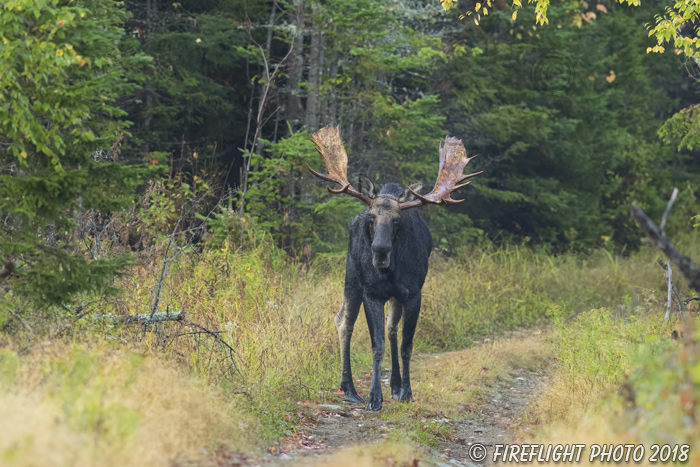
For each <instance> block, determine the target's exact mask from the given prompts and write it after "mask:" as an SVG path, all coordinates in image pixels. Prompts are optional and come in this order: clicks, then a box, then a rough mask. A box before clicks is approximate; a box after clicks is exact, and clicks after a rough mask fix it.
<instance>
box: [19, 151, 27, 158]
mask: <svg viewBox="0 0 700 467" xmlns="http://www.w3.org/2000/svg"><path fill="white" fill-rule="evenodd" d="M19 155H20V156H22V159H26V158H27V151H22V152H20V153H19Z"/></svg>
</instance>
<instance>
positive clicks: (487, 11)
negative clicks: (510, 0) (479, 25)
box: [484, 7, 489, 16]
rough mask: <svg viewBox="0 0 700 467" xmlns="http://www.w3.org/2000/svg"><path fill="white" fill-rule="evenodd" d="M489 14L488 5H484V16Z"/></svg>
mask: <svg viewBox="0 0 700 467" xmlns="http://www.w3.org/2000/svg"><path fill="white" fill-rule="evenodd" d="M488 15H489V10H488V9H487V8H486V7H484V16H488Z"/></svg>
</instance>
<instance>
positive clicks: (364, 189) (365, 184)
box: [359, 175, 377, 199]
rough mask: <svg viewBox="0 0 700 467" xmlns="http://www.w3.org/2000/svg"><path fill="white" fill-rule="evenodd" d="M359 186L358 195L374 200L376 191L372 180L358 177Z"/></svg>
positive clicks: (361, 176) (362, 176)
mask: <svg viewBox="0 0 700 467" xmlns="http://www.w3.org/2000/svg"><path fill="white" fill-rule="evenodd" d="M359 184H360V193H362V194H363V195H367V196H369V197H370V199H374V198H376V197H377V190H375V189H374V183H372V180H370V179H369V178H367V177H366V176H364V175H360V177H359Z"/></svg>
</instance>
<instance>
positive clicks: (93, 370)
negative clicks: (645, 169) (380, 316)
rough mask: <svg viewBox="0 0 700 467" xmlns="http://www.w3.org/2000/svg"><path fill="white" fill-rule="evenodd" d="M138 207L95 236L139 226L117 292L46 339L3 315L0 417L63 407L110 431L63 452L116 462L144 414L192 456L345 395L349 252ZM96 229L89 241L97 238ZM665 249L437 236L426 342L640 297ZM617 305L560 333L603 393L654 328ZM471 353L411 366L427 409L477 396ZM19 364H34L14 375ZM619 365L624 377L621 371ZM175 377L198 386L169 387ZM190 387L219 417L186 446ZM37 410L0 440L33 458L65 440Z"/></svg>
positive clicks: (366, 350) (70, 425)
mask: <svg viewBox="0 0 700 467" xmlns="http://www.w3.org/2000/svg"><path fill="white" fill-rule="evenodd" d="M154 190H155V189H154ZM154 196H155V195H154ZM151 206H157V203H152V204H151ZM168 206H169V205H167V203H166V207H168ZM153 209H154V208H153ZM164 209H165V208H164ZM168 210H170V208H168ZM132 214H133V216H132V217H131V218H124V219H121V220H120V221H119V222H116V221H115V222H113V223H112V224H111V225H112V226H117V227H118V230H116V231H115V233H114V234H113V235H111V237H112V238H113V239H114V240H113V241H112V243H111V244H110V245H107V243H106V242H105V244H104V245H102V247H101V248H102V249H101V250H100V251H102V254H105V255H108V254H111V253H119V252H121V251H123V250H124V249H126V248H134V245H133V242H132V241H130V240H129V239H130V238H132V237H133V236H134V235H135V233H134V231H133V230H134V229H136V231H137V232H139V235H140V237H139V238H140V240H139V242H138V244H137V245H136V247H137V248H136V250H137V251H136V254H135V257H134V263H133V265H132V266H131V268H130V269H129V271H128V274H126V275H124V276H121V277H119V278H117V279H116V281H115V284H114V285H115V286H116V287H118V288H120V289H121V293H120V294H119V295H117V296H115V297H103V296H85V297H80V302H81V306H80V307H79V308H77V309H72V310H64V311H61V313H60V314H59V315H58V316H59V318H58V319H54V320H52V321H51V322H50V325H48V326H47V330H46V332H45V333H44V334H42V335H44V336H47V337H46V338H45V340H42V339H44V338H42V339H40V338H38V337H37V335H38V333H35V331H32V329H33V328H34V329H35V328H36V326H37V323H35V322H32V321H31V320H28V319H23V318H22V316H20V315H18V314H17V315H12V314H9V315H8V316H9V318H8V319H10V320H14V321H12V326H10V327H7V329H11V330H12V332H11V334H12V335H6V336H4V337H2V342H1V343H2V345H3V347H4V348H5V349H11V350H9V351H8V350H4V351H3V352H4V353H3V357H2V363H1V364H0V375H7V374H9V375H11V376H9V377H8V376H2V377H3V378H4V380H7V381H10V382H9V383H7V382H5V383H3V384H5V387H10V388H11V390H9V391H6V392H5V393H3V395H2V396H0V397H4V398H12V400H9V399H8V400H7V401H5V402H6V403H3V404H2V406H3V407H4V409H3V410H5V412H6V413H4V416H3V417H0V432H6V431H7V432H9V431H11V430H13V429H14V425H13V424H14V422H12V420H16V419H26V420H35V419H36V420H37V421H36V423H37V424H39V425H41V426H43V427H48V426H49V425H50V423H51V422H50V420H52V419H53V418H52V417H54V416H58V418H59V420H62V421H61V422H60V423H59V430H58V431H61V430H62V431H61V432H62V433H63V435H61V436H65V437H66V439H69V438H70V439H74V441H75V443H76V445H79V444H80V443H82V442H84V441H81V440H82V439H83V438H85V437H91V439H92V438H94V439H96V440H97V441H95V446H99V449H98V448H95V451H94V452H93V451H90V452H82V451H81V452H79V453H73V454H70V453H71V452H72V451H67V452H68V454H67V455H69V457H67V459H68V460H66V461H65V462H64V461H61V462H63V463H68V464H70V463H71V462H73V463H74V464H75V465H80V462H79V461H80V459H83V458H85V459H88V460H86V461H85V462H87V463H89V462H95V459H98V460H100V462H102V461H101V460H102V459H106V458H108V457H109V458H110V459H114V460H113V461H110V462H115V463H119V462H121V461H123V463H128V460H124V459H126V457H120V456H127V457H128V456H137V455H139V454H138V453H139V452H140V449H141V448H140V446H141V442H142V441H141V439H142V437H141V436H140V435H139V433H141V432H142V431H143V430H149V433H156V434H157V433H162V432H165V433H167V435H162V436H163V437H162V438H161V439H162V441H159V443H160V444H157V446H156V447H154V448H153V451H152V452H153V453H157V455H159V456H160V457H161V458H164V459H167V458H170V459H173V458H176V457H177V456H183V457H184V458H189V457H196V456H197V454H196V453H195V450H194V446H195V445H197V446H199V447H200V449H201V448H202V447H204V448H207V449H215V448H216V447H217V446H226V447H227V449H233V450H236V449H246V448H250V446H251V443H250V442H249V440H250V439H255V440H256V441H257V443H256V444H257V446H258V447H265V446H268V445H269V444H270V443H274V442H275V441H276V440H277V439H279V438H280V437H282V436H285V435H286V434H288V433H290V432H292V431H293V430H294V429H295V421H294V419H293V418H292V417H289V416H287V415H288V413H290V412H291V411H292V410H293V409H294V408H295V407H296V406H297V403H298V402H300V401H305V400H314V401H321V402H325V401H335V400H336V395H335V391H336V390H337V388H338V380H339V368H338V367H339V363H338V337H337V332H336V329H335V326H334V323H333V317H334V315H335V313H336V312H337V311H338V308H339V306H340V303H341V300H342V290H343V279H344V258H342V257H330V256H328V257H322V258H321V257H319V258H317V259H316V260H315V261H313V262H307V263H301V262H296V261H293V260H290V259H288V258H285V255H284V253H282V252H281V251H280V250H278V249H277V248H275V247H274V245H273V244H272V241H271V240H270V238H269V236H266V235H262V234H260V232H259V231H256V230H255V229H251V230H250V231H248V230H246V231H243V233H241V234H240V235H239V233H240V231H235V230H230V229H229V228H228V227H226V226H224V225H223V224H221V225H219V224H217V225H216V226H218V227H221V229H219V230H217V229H215V228H214V227H216V226H214V227H212V226H211V225H210V226H209V227H208V228H209V230H207V232H208V234H207V235H204V236H203V237H201V238H200V241H199V243H197V244H194V242H193V241H192V238H191V237H189V238H188V237H178V236H176V235H175V234H171V235H164V234H156V233H154V232H155V231H156V230H157V231H161V232H162V231H171V229H172V232H175V231H176V230H177V226H178V225H180V221H179V220H178V221H177V224H175V223H173V222H171V223H170V224H168V221H167V220H163V219H164V218H163V216H161V214H162V212H161V211H157V212H155V213H150V214H149V213H148V212H145V213H144V212H142V213H141V214H138V213H137V212H136V211H135V212H134V213H132ZM149 216H150V217H149ZM219 217H221V216H219ZM229 217H230V218H231V219H233V217H231V216H228V217H227V219H229ZM211 219H212V218H209V221H208V222H210V223H211V222H213V221H211ZM213 219H218V217H214V218H213ZM231 219H229V220H231ZM234 220H235V219H234ZM216 222H219V221H218V220H217V221H216ZM227 222H228V221H227ZM159 223H161V224H162V225H159V226H156V224H159ZM173 225H174V226H175V227H174V228H173ZM135 226H136V227H135ZM117 227H114V228H117ZM241 228H242V227H241ZM125 229H126V231H125ZM128 229H132V230H131V231H129V230H128ZM138 229H141V230H138ZM154 229H155V230H154ZM205 233H206V232H205ZM106 236H108V235H106ZM105 238H106V237H105ZM120 242H121V243H120ZM85 244H86V245H87V246H88V247H89V248H92V250H95V248H94V244H90V242H88V241H86V242H85ZM110 248H111V250H110ZM120 248H121V250H119V249H120ZM655 260H656V254H655V253H654V252H653V251H651V250H650V249H642V250H641V251H640V252H636V253H634V254H632V255H629V256H627V257H621V256H614V255H612V254H611V253H609V252H608V251H606V250H598V251H594V252H590V253H589V254H587V255H583V254H580V253H571V254H563V255H559V256H552V255H549V254H547V253H546V252H544V251H538V250H536V249H531V248H526V247H517V246H503V247H497V246H488V247H484V248H471V249H464V250H462V251H461V252H460V253H459V254H456V255H455V256H453V257H445V256H442V255H441V254H440V253H438V252H436V253H435V254H434V255H433V257H432V258H431V264H430V272H429V274H428V278H427V281H426V284H425V286H424V288H423V306H422V311H421V317H420V320H419V322H418V330H417V334H416V340H415V352H417V353H418V352H428V351H444V350H453V349H461V348H465V347H469V346H470V345H472V344H473V342H475V341H476V340H481V339H482V338H484V337H495V336H500V335H502V334H503V333H504V332H506V331H508V330H514V329H519V328H528V327H534V326H547V325H549V324H550V323H553V322H556V323H560V324H561V323H565V322H567V320H568V319H570V318H571V317H573V316H576V315H577V314H578V313H580V312H582V311H585V310H589V309H592V308H601V307H606V309H608V308H610V307H613V306H614V305H615V304H617V303H627V304H628V305H629V307H632V308H634V307H637V306H639V305H640V304H643V303H644V300H645V295H644V294H645V291H646V290H648V289H655V288H658V287H659V286H660V285H661V284H660V282H661V283H663V279H662V278H661V279H660V276H661V275H660V274H659V268H658V266H656V264H655ZM661 277H662V276H661ZM5 299H6V300H7V301H6V304H7V303H14V302H12V300H14V298H13V297H12V296H7V297H5ZM4 307H5V308H4V309H18V308H20V307H19V306H17V307H14V305H12V306H7V305H4ZM13 307H14V308H13ZM166 309H167V310H170V311H176V310H184V312H185V313H186V319H185V320H184V321H180V322H165V323H160V324H157V325H139V324H122V325H120V324H118V323H119V317H123V316H126V315H135V314H148V313H151V312H152V311H165V310H166ZM54 316H55V315H54ZM605 319H607V318H605ZM605 319H603V318H602V317H595V319H594V318H593V317H592V315H590V314H584V315H580V317H579V320H580V321H577V322H580V323H583V324H582V327H581V328H579V330H578V331H575V328H564V327H563V326H560V328H561V329H562V330H563V329H570V331H562V332H569V334H562V335H563V336H564V335H566V336H568V337H567V339H568V342H569V345H570V346H571V351H570V357H571V361H570V365H571V367H570V368H571V369H570V374H571V375H579V374H580V375H581V377H584V378H587V379H586V380H585V381H584V382H585V384H586V385H581V386H578V384H579V382H578V380H572V379H571V378H570V379H569V380H567V379H566V378H565V377H563V380H562V381H563V383H562V384H568V386H566V387H568V388H576V389H577V390H579V391H583V388H586V390H588V391H590V392H591V393H593V394H596V393H601V394H602V393H604V392H605V391H606V390H608V389H609V388H610V387H612V386H614V384H617V383H618V382H619V381H620V379H619V378H621V377H622V375H624V374H625V370H623V371H622V372H620V370H619V368H623V369H624V368H632V367H633V365H634V363H633V362H634V361H636V360H635V358H638V357H637V356H635V355H632V354H629V355H628V356H627V354H626V356H625V358H624V360H619V359H618V356H617V354H616V353H615V352H616V351H617V349H618V347H619V346H620V345H627V344H629V342H626V341H625V339H627V340H628V341H633V342H631V343H632V344H634V345H636V343H637V341H635V339H637V340H638V339H639V336H640V335H646V334H648V331H647V330H646V329H643V328H642V327H641V326H642V324H638V325H637V327H636V328H634V327H630V328H629V329H627V328H625V329H626V330H623V329H617V328H615V327H614V326H613V325H612V324H610V323H608V321H606V320H605ZM586 320H592V321H590V322H588V321H586ZM642 322H643V321H639V323H642ZM584 324H585V326H584ZM366 329H367V326H366V323H365V319H364V316H363V314H360V318H359V319H358V323H357V324H356V326H355V330H356V331H355V334H354V336H353V349H352V358H353V368H354V370H355V373H356V374H358V375H359V374H363V373H367V372H369V371H370V368H371V358H370V343H369V336H368V332H367V330H366ZM577 333H578V334H577ZM587 333H588V334H587ZM42 342H51V346H57V348H59V349H63V350H61V351H57V353H55V354H51V355H48V356H47V355H44V354H43V351H41V350H37V349H42V348H43V344H42ZM96 342H97V343H100V344H96ZM565 342H567V341H566V339H564V340H562V342H561V343H560V345H559V352H560V355H561V357H560V358H564V355H565V353H566V347H565V345H566V344H565ZM106 343H108V344H109V345H107V344H106ZM601 343H604V344H605V345H603V346H601V345H600V344H601ZM579 348H581V349H584V350H585V351H586V352H590V354H591V355H594V353H595V352H598V356H599V357H600V358H598V357H596V358H592V357H591V359H590V361H588V362H585V361H583V362H582V361H580V358H583V357H581V356H580V355H578V354H576V352H574V350H578V349H579ZM19 349H23V350H22V351H21V352H20V351H19ZM37 352H38V353H37ZM35 355H38V356H35ZM581 355H587V354H586V353H585V352H584V354H581ZM640 355H641V353H640ZM639 358H641V357H639ZM616 359H617V360H616ZM593 361H595V362H596V363H595V365H596V369H595V370H593V369H592V367H591V362H593ZM144 362H146V363H144ZM385 362H388V359H387V360H385ZM463 364H464V365H466V363H465V362H454V365H456V366H455V367H454V368H452V369H451V370H448V369H445V372H446V373H445V375H444V380H445V381H446V382H448V383H449V384H450V385H452V384H454V385H455V388H457V389H454V390H453V389H449V390H448V389H445V390H444V391H443V390H441V389H436V388H433V387H430V386H426V384H427V383H426V382H422V381H416V382H415V387H414V393H415V394H422V396H423V397H424V399H423V401H422V402H421V404H423V405H422V406H416V410H423V411H424V412H426V413H427V412H431V411H437V410H438V409H437V406H438V405H440V404H443V403H444V402H445V401H448V402H450V404H452V402H454V401H467V400H468V399H469V397H471V396H469V397H467V395H465V394H461V391H459V387H458V386H457V384H466V383H465V381H461V379H464V376H463V374H460V372H462V373H464V372H467V373H468V372H469V371H471V370H469V369H464V368H462V366H461V365H463ZM567 364H569V363H567ZM466 366H468V365H466ZM13 368H15V369H14V370H13ZM16 368H20V370H17V369H16ZM144 368H149V370H148V371H146V370H144ZM23 371H26V375H29V376H26V377H25V376H21V377H19V376H17V375H24V373H22V372H23ZM613 373H614V374H615V375H616V376H615V378H612V377H610V375H611V374H613ZM12 375H14V376H12ZM153 375H160V376H153ZM161 376H162V377H161ZM577 377H578V376H577ZM455 378H456V379H455ZM457 379H460V381H458V380H457ZM36 381H41V383H37V382H36ZM613 381H614V382H613ZM640 384H641V383H640ZM173 387H176V388H178V390H179V389H182V390H183V391H186V394H184V393H183V394H179V395H178V393H177V392H170V391H172V390H173ZM450 388H451V386H450ZM572 390H573V389H572ZM436 391H437V392H436ZM440 391H442V393H441V392H440ZM445 391H447V392H445ZM596 391H597V392H596ZM453 392H454V394H453ZM470 394H471V393H470ZM572 394H574V396H576V394H575V393H572ZM580 399H581V400H587V399H585V398H580ZM195 400H205V401H209V402H208V404H210V405H209V406H210V407H216V408H215V409H214V408H212V409H211V411H210V412H207V411H205V412H204V413H203V414H199V415H197V416H200V418H201V419H202V420H206V421H202V423H203V424H206V425H207V428H206V429H203V430H202V433H203V434H200V435H198V436H199V437H194V438H188V439H191V441H190V444H191V446H187V447H181V446H179V445H178V446H175V445H172V444H168V439H169V438H170V437H173V438H179V437H182V436H190V435H189V429H188V428H187V427H186V426H184V425H181V424H179V422H177V423H175V422H172V423H171V422H168V421H167V420H168V416H173V417H175V416H176V415H175V413H176V412H178V413H179V412H182V414H179V415H177V416H189V415H187V414H190V413H191V412H196V411H197V407H190V406H189V405H188V404H194V402H192V401H195ZM129 404H132V405H129ZM133 404H136V405H133ZM159 404H160V405H159ZM452 405H454V404H452ZM574 406H576V404H574ZM39 407H40V408H41V410H38V408H39ZM148 407H151V408H152V410H151V409H147V408H148ZM420 407H422V409H421V408H420ZM402 410H408V409H406V408H403V407H399V406H396V408H392V409H389V410H387V416H389V417H391V416H393V415H392V414H395V415H396V416H397V417H399V418H400V417H402V412H401V411H402ZM158 411H162V412H163V413H165V414H170V415H167V416H165V418H164V422H163V425H162V427H167V429H166V430H165V431H163V430H161V431H159V429H155V428H148V427H153V426H154V424H157V423H158V422H157V421H151V418H149V417H153V420H156V419H157V413H158ZM61 413H63V414H64V415H62V416H61V415H55V414H61ZM545 413H546V412H545ZM552 413H554V412H552ZM32 414H35V415H36V417H35V415H32ZM81 414H82V415H81ZM214 415H216V416H214ZM193 416H194V415H193ZM37 417H39V418H37ZM61 417H63V418H61ZM404 419H406V418H405V417H404ZM5 420H9V421H8V422H5ZM31 423H35V422H31ZM31 423H30V425H28V426H30V428H28V429H27V430H25V431H24V432H23V433H28V434H26V435H22V436H25V437H24V438H22V437H20V438H17V437H14V438H6V440H12V441H7V442H6V443H5V444H0V455H4V456H6V458H8V459H10V458H11V459H21V458H22V456H28V457H27V458H31V452H33V449H35V448H37V446H41V445H44V444H45V445H46V446H50V445H52V443H55V442H56V441H55V440H53V439H52V438H51V436H49V435H48V433H49V429H48V428H45V429H33V428H31V426H33V425H31ZM417 423H420V421H419V422H417ZM241 424H242V425H245V428H244V432H245V433H244V434H241V435H240V436H239V434H240V433H241V431H240V430H239V429H238V428H235V429H232V428H231V427H232V426H234V427H240V425H241ZM61 427H62V428H61ZM162 427H161V428H162ZM42 430H43V431H42ZM421 430H422V426H418V425H416V426H412V427H408V430H407V431H405V432H409V433H413V435H411V436H415V439H414V438H412V440H413V441H417V442H419V443H422V444H431V443H433V442H434V440H435V439H436V438H439V437H440V436H441V435H442V433H440V432H439V429H438V432H435V433H432V432H428V433H427V434H426V435H425V436H423V434H421V433H422V431H425V430H422V431H421ZM58 431H57V433H58ZM96 433H97V434H96ZM185 433H187V434H186V435H185ZM158 436H161V435H158ZM23 440H24V441H23ZM71 442H73V441H71ZM37 449H38V448H37ZM70 455H72V456H74V457H70ZM153 455H156V454H153ZM76 456H77V457H76ZM81 456H83V457H81ZM61 462H57V463H58V464H59V465H60V464H61ZM105 462H106V465H107V464H108V463H107V461H105ZM17 463H18V464H21V462H19V461H18V462H17Z"/></svg>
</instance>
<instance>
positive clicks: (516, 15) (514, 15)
mask: <svg viewBox="0 0 700 467" xmlns="http://www.w3.org/2000/svg"><path fill="white" fill-rule="evenodd" d="M517 17H518V12H517V11H514V12H513V21H515V19H516V18H517Z"/></svg>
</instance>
